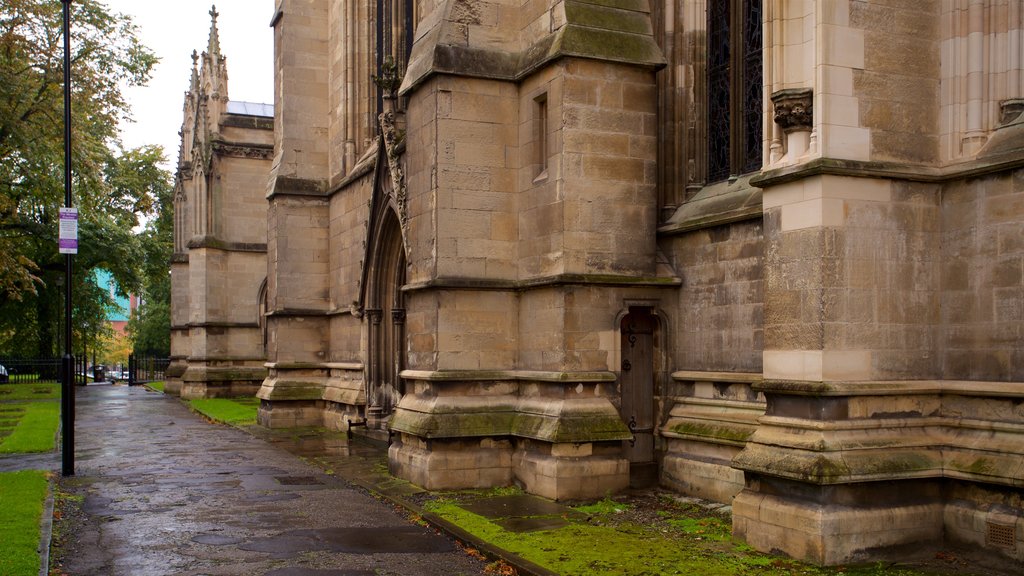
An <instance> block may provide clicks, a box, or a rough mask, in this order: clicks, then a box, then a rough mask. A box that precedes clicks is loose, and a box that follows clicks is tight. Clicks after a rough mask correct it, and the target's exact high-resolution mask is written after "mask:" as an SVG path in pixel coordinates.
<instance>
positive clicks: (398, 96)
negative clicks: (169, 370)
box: [174, 0, 1024, 564]
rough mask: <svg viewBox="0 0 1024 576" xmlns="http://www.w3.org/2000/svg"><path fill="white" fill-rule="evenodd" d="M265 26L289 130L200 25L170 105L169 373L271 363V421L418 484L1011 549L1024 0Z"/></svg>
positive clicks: (879, 546) (519, 6) (475, 9)
mask: <svg viewBox="0 0 1024 576" xmlns="http://www.w3.org/2000/svg"><path fill="white" fill-rule="evenodd" d="M272 26H273V28H274V35H275V40H274V42H275V65H274V74H275V102H274V106H273V122H272V125H273V132H272V134H273V136H272V148H271V147H270V143H271V140H270V134H271V132H269V131H267V128H268V126H269V125H270V123H269V120H268V119H267V118H265V117H264V116H263V115H262V113H253V114H247V113H245V112H239V111H238V110H239V109H238V108H235V109H233V108H232V105H231V103H230V102H228V101H227V91H226V76H225V75H224V74H223V70H222V66H223V60H220V59H219V58H220V56H219V49H217V48H216V47H214V46H213V40H211V47H210V49H209V50H208V51H207V53H206V54H204V55H203V63H202V67H201V69H200V71H199V72H198V80H194V81H193V84H192V89H191V90H190V92H189V93H188V95H187V97H186V105H185V118H186V122H185V124H186V127H185V128H184V129H183V132H182V139H183V145H182V159H181V161H180V164H179V167H180V168H179V175H178V196H177V200H176V209H177V210H178V219H177V220H176V222H177V224H178V227H177V232H176V250H175V252H176V255H175V264H174V281H175V289H174V319H175V320H174V322H175V328H174V342H175V343H176V344H175V354H176V356H177V364H176V365H177V366H179V367H180V370H181V371H183V373H182V374H181V378H180V381H179V383H178V384H177V386H178V389H179V390H180V391H181V393H182V394H193V395H215V394H220V393H234V392H236V391H237V392H240V391H243V390H244V389H248V387H249V384H247V383H251V382H255V381H257V380H259V387H258V392H257V396H258V397H259V398H260V399H261V407H260V411H259V419H260V422H261V423H262V424H263V425H265V426H271V427H291V426H309V425H317V426H327V427H330V428H334V429H339V430H345V429H348V428H351V427H354V430H355V431H356V432H357V433H364V434H370V435H374V434H378V435H382V436H383V437H387V438H388V439H389V440H390V449H389V463H390V468H391V471H392V473H393V474H395V475H396V476H399V477H401V478H405V479H408V480H410V481H412V482H415V483H417V484H420V485H423V486H425V487H427V488H431V489H449V488H452V489H454V488H470V487H489V486H504V485H510V484H517V485H520V486H522V487H523V489H525V490H526V491H527V492H530V493H535V494H540V495H543V496H547V497H550V498H557V499H578V498H590V497H600V496H603V495H605V494H607V493H609V492H612V493H613V492H615V491H618V490H622V489H625V488H627V487H629V486H645V485H661V486H664V487H669V488H673V489H676V490H678V491H680V492H683V493H686V494H692V495H696V496H701V497H705V498H710V499H715V500H720V501H724V502H731V503H732V505H733V530H734V533H735V534H736V535H737V536H739V537H741V538H743V539H745V540H746V541H747V542H748V543H749V544H751V545H752V546H754V547H755V548H758V549H761V550H776V551H782V552H784V553H786V554H789V555H792V556H795V557H799V558H804V559H808V560H812V561H814V562H818V563H824V564H836V563H845V562H850V561H855V560H860V559H871V558H883V557H887V556H891V555H893V554H897V553H899V551H900V550H906V549H907V547H915V546H916V547H919V546H922V545H928V544H939V543H942V542H944V541H956V542H966V543H970V544H972V545H977V546H984V547H987V548H989V549H991V550H992V551H993V552H995V553H999V554H1003V555H1006V556H1009V557H1011V558H1016V559H1017V560H1024V502H1022V491H1021V489H1022V487H1024V6H1022V4H1021V3H1020V2H1018V1H1016V0H988V1H986V0H945V1H941V2H940V1H939V0H913V1H899V0H829V1H820V2H815V1H812V0H711V1H705V0H685V1H684V0H472V1H470V0H415V1H414V0H374V1H371V0H279V1H278V3H277V7H276V12H275V14H274V15H273V18H272ZM213 37H215V28H214V33H213V34H211V38H213ZM232 110H234V111H232ZM246 110H248V109H247V108H246ZM259 110H262V108H261V109H259ZM193 127H194V128H193ZM271 149H272V152H269V150H271ZM243 150H244V151H243ZM264 151H268V152H267V155H264V154H263V152H264ZM260 219H262V220H261V222H262V223H263V224H261V225H257V220H260ZM264 249H265V252H264ZM257 359H258V361H257ZM263 370H265V373H263V372H262V371H263Z"/></svg>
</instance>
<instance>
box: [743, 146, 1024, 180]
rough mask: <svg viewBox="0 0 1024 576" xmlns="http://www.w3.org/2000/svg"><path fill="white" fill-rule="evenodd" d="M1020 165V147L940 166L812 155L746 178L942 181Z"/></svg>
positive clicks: (1022, 161) (1023, 158)
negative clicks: (810, 158)
mask: <svg viewBox="0 0 1024 576" xmlns="http://www.w3.org/2000/svg"><path fill="white" fill-rule="evenodd" d="M1022 167H1024V154H1022V153H1021V151H1020V150H1014V151H1009V152H1003V153H999V154H991V155H988V156H985V157H981V158H976V159H973V160H969V161H966V162H958V163H956V164H949V165H947V166H942V167H934V166H921V165H915V164H903V163H898V162H868V161H862V160H841V159H837V158H816V159H814V160H811V161H810V162H806V163H804V164H797V165H794V166H786V167H783V168H777V169H774V170H766V171H764V172H762V173H761V174H758V175H756V176H754V177H753V178H751V179H750V184H751V185H753V186H757V187H759V188H770V187H772V186H778V185H780V184H785V183H787V182H793V181H796V180H801V179H803V178H810V177H812V176H822V175H829V176H852V177H856V178H888V179H892V180H907V181H911V182H926V183H944V182H948V181H950V180H956V179H960V178H976V177H979V176H986V175H988V174H994V173H997V172H1005V171H1008V170H1015V169H1017V168H1022Z"/></svg>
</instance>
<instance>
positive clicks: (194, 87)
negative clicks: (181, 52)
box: [189, 50, 199, 93]
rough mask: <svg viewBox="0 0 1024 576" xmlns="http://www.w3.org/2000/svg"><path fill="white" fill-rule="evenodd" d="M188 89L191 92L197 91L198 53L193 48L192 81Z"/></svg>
mask: <svg viewBox="0 0 1024 576" xmlns="http://www.w3.org/2000/svg"><path fill="white" fill-rule="evenodd" d="M189 89H190V91H191V92H193V93H195V92H198V91H199V53H198V52H196V51H195V50H193V51H192V81H191V83H190V88H189Z"/></svg>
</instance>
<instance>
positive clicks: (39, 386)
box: [0, 382, 60, 402]
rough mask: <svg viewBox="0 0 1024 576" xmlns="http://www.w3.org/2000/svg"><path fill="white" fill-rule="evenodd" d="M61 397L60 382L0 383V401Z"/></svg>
mask: <svg viewBox="0 0 1024 576" xmlns="http://www.w3.org/2000/svg"><path fill="white" fill-rule="evenodd" d="M59 398H60V384H58V383H56V382H18V383H17V384H0V402H6V401H8V400H50V399H59Z"/></svg>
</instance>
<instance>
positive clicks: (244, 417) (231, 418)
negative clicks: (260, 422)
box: [188, 398, 260, 426]
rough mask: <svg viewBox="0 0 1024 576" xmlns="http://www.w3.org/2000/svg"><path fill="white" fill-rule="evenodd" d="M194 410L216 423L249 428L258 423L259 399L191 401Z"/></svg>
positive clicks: (189, 402)
mask: <svg viewBox="0 0 1024 576" xmlns="http://www.w3.org/2000/svg"><path fill="white" fill-rule="evenodd" d="M188 405H189V406H191V407H192V409H193V410H195V411H196V412H199V413H200V414H202V415H203V416H206V417H207V418H209V419H210V420H213V421H215V422H222V423H224V424H230V425H232V426H248V425H251V424H255V423H256V409H257V408H259V406H260V400H259V398H207V399H197V400H189V401H188Z"/></svg>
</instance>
